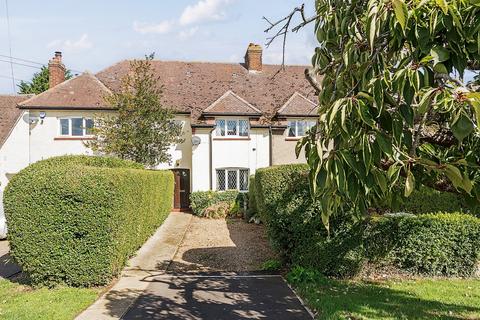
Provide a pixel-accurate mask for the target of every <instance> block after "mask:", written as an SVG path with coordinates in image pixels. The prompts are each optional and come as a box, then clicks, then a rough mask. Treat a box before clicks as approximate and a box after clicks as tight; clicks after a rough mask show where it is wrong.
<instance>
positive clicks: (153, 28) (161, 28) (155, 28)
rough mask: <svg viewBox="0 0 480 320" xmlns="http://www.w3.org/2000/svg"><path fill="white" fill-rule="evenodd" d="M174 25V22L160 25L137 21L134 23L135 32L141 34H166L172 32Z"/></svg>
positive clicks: (163, 22)
mask: <svg viewBox="0 0 480 320" xmlns="http://www.w3.org/2000/svg"><path fill="white" fill-rule="evenodd" d="M173 25H174V23H173V22H172V21H162V22H160V23H158V24H147V23H141V22H137V21H135V22H133V30H135V31H136V32H138V33H140V34H147V33H156V34H165V33H168V32H170V31H171V30H172V27H173Z"/></svg>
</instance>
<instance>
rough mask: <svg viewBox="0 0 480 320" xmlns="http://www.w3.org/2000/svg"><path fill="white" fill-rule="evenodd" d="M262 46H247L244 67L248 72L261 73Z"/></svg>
mask: <svg viewBox="0 0 480 320" xmlns="http://www.w3.org/2000/svg"><path fill="white" fill-rule="evenodd" d="M262 52H263V49H262V46H260V45H258V44H254V43H250V44H249V45H248V49H247V53H246V54H245V66H246V68H247V69H248V71H258V72H259V71H262V68H263V62H262Z"/></svg>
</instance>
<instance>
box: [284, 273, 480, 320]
mask: <svg viewBox="0 0 480 320" xmlns="http://www.w3.org/2000/svg"><path fill="white" fill-rule="evenodd" d="M303 278H304V279H300V278H298V277H295V275H293V277H292V275H291V274H290V275H289V279H290V281H291V282H293V284H294V286H295V287H296V289H297V292H298V293H299V294H300V296H302V297H303V298H304V300H305V302H306V304H307V305H309V306H310V308H312V309H313V310H314V311H315V312H316V314H317V316H316V319H330V320H333V319H352V320H357V319H382V320H383V319H480V280H461V279H449V280H443V279H442V280H434V279H422V280H402V281H391V280H390V281H385V282H361V281H343V280H342V281H341V280H332V279H327V278H324V277H322V276H320V275H314V276H309V277H307V279H305V277H303ZM292 279H293V280H292Z"/></svg>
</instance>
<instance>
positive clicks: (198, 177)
mask: <svg viewBox="0 0 480 320" xmlns="http://www.w3.org/2000/svg"><path fill="white" fill-rule="evenodd" d="M211 130H212V129H210V128H201V129H199V128H197V129H195V133H194V134H193V136H195V137H198V138H199V139H200V144H199V145H196V146H193V147H192V172H191V183H192V191H207V190H210V177H209V173H210V132H211Z"/></svg>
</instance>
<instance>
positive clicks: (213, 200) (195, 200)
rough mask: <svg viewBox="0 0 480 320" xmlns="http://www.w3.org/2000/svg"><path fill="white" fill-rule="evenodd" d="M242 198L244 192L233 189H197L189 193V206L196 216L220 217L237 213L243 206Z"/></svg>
mask: <svg viewBox="0 0 480 320" xmlns="http://www.w3.org/2000/svg"><path fill="white" fill-rule="evenodd" d="M243 198H244V194H243V193H241V192H239V191H235V190H229V191H223V192H220V191H197V192H192V194H191V195H190V207H191V208H192V211H193V214H195V215H196V216H199V217H211V218H214V217H217V218H221V217H226V216H227V215H229V214H234V215H236V214H238V213H239V212H240V211H241V210H242V209H241V208H243V202H244V199H243ZM227 208H228V210H224V209H227ZM216 211H218V212H216ZM227 211H228V212H227Z"/></svg>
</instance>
